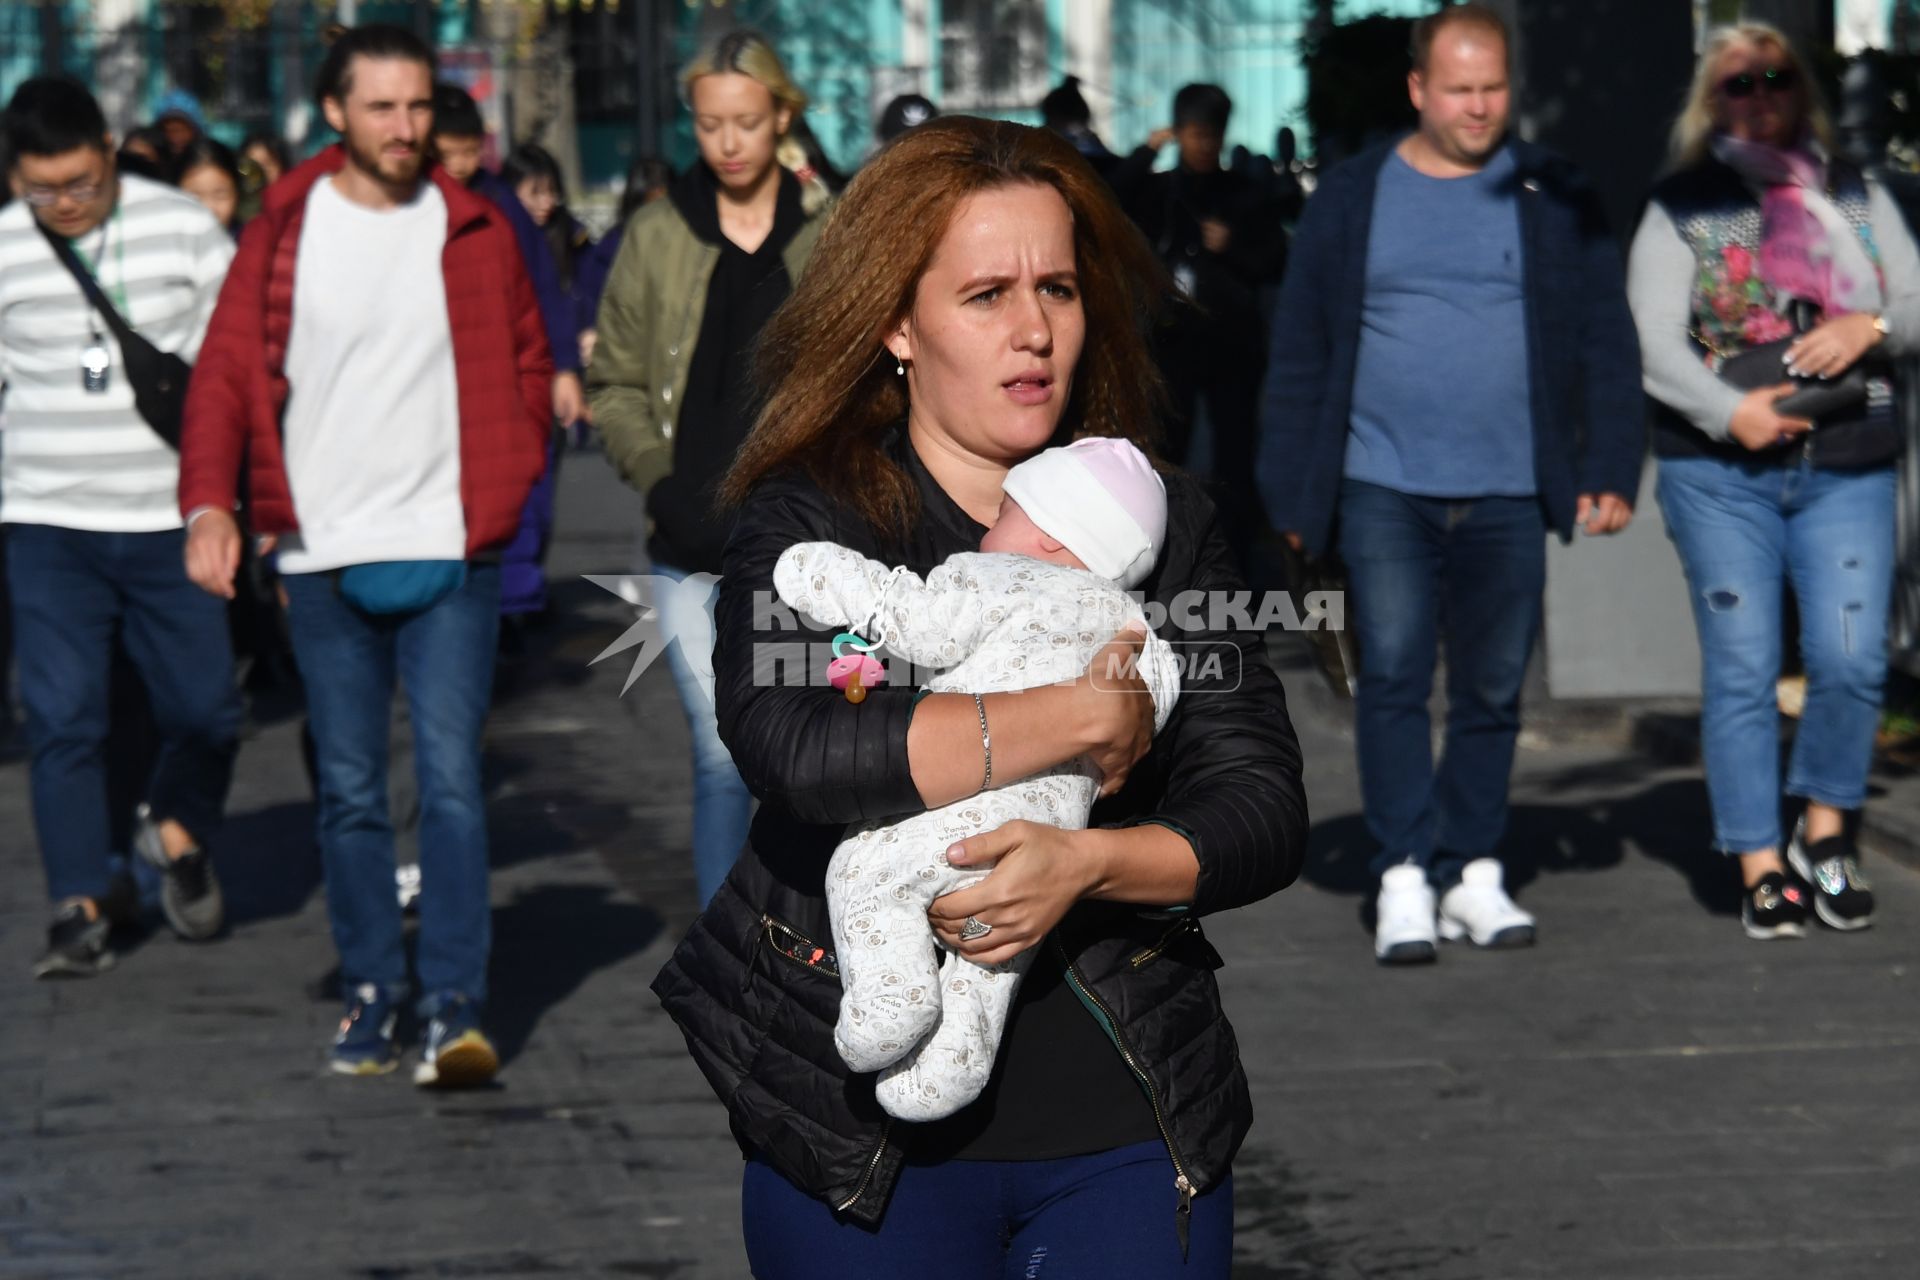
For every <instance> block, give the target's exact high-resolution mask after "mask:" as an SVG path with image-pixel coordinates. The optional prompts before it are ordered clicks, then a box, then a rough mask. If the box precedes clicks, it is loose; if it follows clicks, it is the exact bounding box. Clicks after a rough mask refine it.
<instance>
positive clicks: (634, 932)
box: [487, 885, 662, 1062]
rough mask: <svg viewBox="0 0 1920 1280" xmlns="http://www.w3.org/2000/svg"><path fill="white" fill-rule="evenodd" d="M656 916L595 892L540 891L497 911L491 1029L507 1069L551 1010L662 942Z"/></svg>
mask: <svg viewBox="0 0 1920 1280" xmlns="http://www.w3.org/2000/svg"><path fill="white" fill-rule="evenodd" d="M661 928H662V924H661V920H660V917H659V916H658V915H656V914H655V913H654V912H653V911H652V910H650V909H649V908H647V907H642V906H638V905H635V904H633V903H629V902H616V901H614V900H613V898H612V896H611V894H610V892H609V891H608V890H607V889H606V888H603V887H601V886H597V885H542V886H539V887H537V888H533V889H529V890H527V891H526V892H524V893H522V894H520V896H519V897H517V898H515V899H514V900H513V901H512V902H511V903H509V904H507V905H506V906H504V907H496V908H494V912H493V961H492V964H491V965H490V966H489V980H490V982H491V983H492V987H493V990H492V994H491V996H490V997H489V999H488V1001H487V1027H488V1030H489V1032H490V1033H491V1034H492V1036H493V1038H494V1044H495V1046H496V1047H497V1048H498V1049H499V1050H500V1059H501V1061H502V1062H511V1061H513V1059H514V1058H516V1057H518V1056H519V1054H520V1051H521V1050H522V1049H524V1048H525V1047H526V1045H527V1042H528V1041H529V1040H530V1039H532V1037H533V1032H534V1029H535V1028H536V1027H537V1026H538V1025H539V1023H540V1019H541V1017H542V1016H543V1015H544V1014H545V1013H546V1012H547V1010H549V1009H551V1008H553V1007H554V1006H555V1005H557V1004H559V1003H560V1002H561V1001H562V1000H565V999H566V998H567V997H568V996H570V995H572V994H573V992H574V991H575V990H577V989H578V988H579V987H580V985H581V984H582V983H583V982H585V981H586V980H587V979H588V978H590V977H592V976H593V975H594V974H595V973H598V972H599V971H600V970H602V969H608V968H611V967H612V966H614V965H617V964H619V963H620V962H621V961H623V960H625V959H626V958H627V957H628V956H631V955H633V954H634V953H636V952H639V951H643V950H645V949H646V948H647V947H648V946H649V945H651V944H652V942H653V940H654V939H655V938H657V937H659V936H660V930H661Z"/></svg>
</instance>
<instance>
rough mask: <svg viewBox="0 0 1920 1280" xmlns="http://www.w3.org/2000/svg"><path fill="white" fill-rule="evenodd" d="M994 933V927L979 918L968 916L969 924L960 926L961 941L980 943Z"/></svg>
mask: <svg viewBox="0 0 1920 1280" xmlns="http://www.w3.org/2000/svg"><path fill="white" fill-rule="evenodd" d="M992 932H993V926H992V925H990V924H988V923H987V922H986V921H984V920H982V919H981V918H980V917H979V916H968V917H967V922H966V923H965V924H963V925H961V926H960V941H962V942H978V941H980V939H982V938H984V937H986V936H987V935H988V934H990V933H992Z"/></svg>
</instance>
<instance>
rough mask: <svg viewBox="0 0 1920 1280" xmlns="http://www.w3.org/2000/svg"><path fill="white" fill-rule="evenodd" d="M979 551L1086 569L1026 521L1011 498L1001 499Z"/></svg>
mask: <svg viewBox="0 0 1920 1280" xmlns="http://www.w3.org/2000/svg"><path fill="white" fill-rule="evenodd" d="M980 549H981V550H982V551H994V552H1004V553H1006V554H1009V555H1016V556H1032V557H1033V558H1034V559H1035V560H1045V561H1047V562H1048V563H1050V564H1063V565H1066V566H1067V567H1068V568H1070V569H1084V568H1086V567H1087V566H1086V564H1085V563H1084V562H1083V561H1082V560H1081V559H1080V557H1079V556H1076V555H1075V554H1073V552H1071V551H1069V550H1067V549H1066V547H1064V546H1063V545H1061V543H1060V541H1059V540H1058V539H1057V538H1050V537H1048V536H1047V535H1046V534H1045V533H1043V532H1042V531H1041V529H1040V526H1039V525H1037V524H1035V523H1034V522H1033V521H1032V520H1030V519H1028V517H1027V513H1026V512H1025V511H1023V510H1022V509H1021V507H1020V504H1019V503H1017V502H1015V501H1014V500H1013V498H1012V497H1011V496H1010V495H1002V496H1001V498H1000V515H999V517H998V518H997V519H995V520H994V522H993V528H991V529H989V530H987V536H986V537H984V538H982V539H980Z"/></svg>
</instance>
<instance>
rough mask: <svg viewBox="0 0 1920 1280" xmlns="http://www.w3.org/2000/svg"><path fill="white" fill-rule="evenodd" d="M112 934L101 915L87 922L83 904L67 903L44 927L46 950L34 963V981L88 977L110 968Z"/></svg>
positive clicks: (109, 924)
mask: <svg viewBox="0 0 1920 1280" xmlns="http://www.w3.org/2000/svg"><path fill="white" fill-rule="evenodd" d="M112 931H113V925H112V923H111V922H109V921H108V919H107V917H106V913H105V912H100V913H98V914H96V915H95V916H94V918H93V919H91V920H89V919H87V908H86V904H85V903H83V902H69V903H66V904H64V905H63V906H61V908H60V910H59V911H58V912H57V913H55V915H54V917H53V923H52V924H51V925H49V926H48V927H47V950H46V953H45V954H44V955H42V956H41V957H40V959H39V960H38V961H36V962H35V964H34V966H33V976H34V977H36V978H91V977H93V976H94V975H96V974H101V973H105V972H106V971H107V970H109V969H111V968H113V947H112V946H111V945H110V944H109V943H108V941H107V935H108V934H110V933H111V932H112Z"/></svg>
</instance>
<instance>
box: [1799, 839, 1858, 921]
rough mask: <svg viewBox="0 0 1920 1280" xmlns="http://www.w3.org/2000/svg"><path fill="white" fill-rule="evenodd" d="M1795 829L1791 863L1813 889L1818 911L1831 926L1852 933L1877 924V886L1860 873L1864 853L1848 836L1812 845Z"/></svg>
mask: <svg viewBox="0 0 1920 1280" xmlns="http://www.w3.org/2000/svg"><path fill="white" fill-rule="evenodd" d="M1801 834H1802V833H1801V829H1800V828H1799V827H1795V828H1794V832H1793V843H1791V844H1789V845H1788V846H1787V862H1788V863H1789V864H1790V865H1791V866H1792V867H1793V869H1794V872H1795V873H1796V874H1798V875H1799V877H1800V878H1801V879H1802V880H1805V881H1806V882H1807V885H1808V886H1809V887H1810V888H1811V889H1812V890H1813V910H1814V914H1816V915H1818V916H1819V917H1820V923H1822V924H1824V925H1826V926H1827V927H1828V928H1829V929H1842V930H1846V931H1848V932H1851V931H1852V930H1855V929H1864V928H1866V927H1867V926H1868V925H1870V924H1872V923H1873V886H1872V885H1870V884H1868V883H1867V878H1866V877H1865V876H1863V875H1861V874H1860V854H1859V853H1858V851H1856V850H1855V849H1854V847H1853V844H1852V842H1851V841H1849V840H1848V839H1847V837H1846V836H1844V835H1838V836H1828V837H1827V838H1826V839H1825V840H1816V841H1814V843H1813V845H1812V846H1811V847H1809V846H1808V845H1807V844H1806V843H1805V842H1804V841H1803V840H1802V838H1801Z"/></svg>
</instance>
